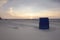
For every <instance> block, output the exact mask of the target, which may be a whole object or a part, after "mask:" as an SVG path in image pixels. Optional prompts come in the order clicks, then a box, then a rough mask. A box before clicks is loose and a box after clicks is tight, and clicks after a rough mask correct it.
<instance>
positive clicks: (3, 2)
mask: <svg viewBox="0 0 60 40" xmlns="http://www.w3.org/2000/svg"><path fill="white" fill-rule="evenodd" d="M7 1H8V0H0V7H2V6H3V5H4V4H5V3H7Z"/></svg>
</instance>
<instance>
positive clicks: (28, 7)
mask: <svg viewBox="0 0 60 40" xmlns="http://www.w3.org/2000/svg"><path fill="white" fill-rule="evenodd" d="M59 15H60V2H58V1H57V2H56V1H55V2H54V1H51V0H33V1H32V0H25V1H24V0H23V1H22V0H15V1H14V0H12V1H11V0H5V1H4V0H3V1H2V0H1V2H0V17H2V18H7V19H16V18H18V19H20V18H22V19H34V18H39V17H49V18H60V16H59Z"/></svg>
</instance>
